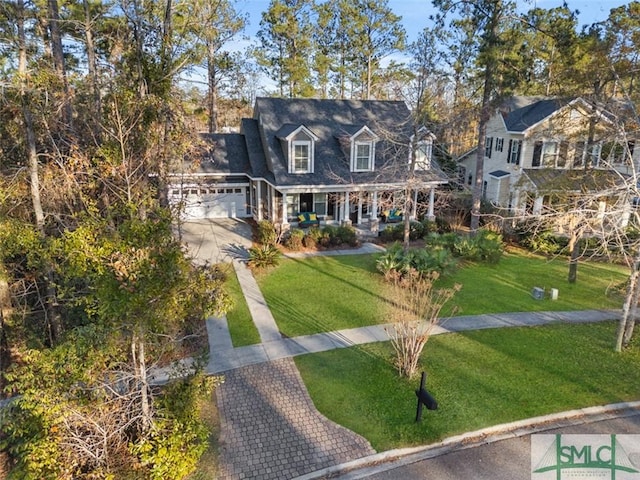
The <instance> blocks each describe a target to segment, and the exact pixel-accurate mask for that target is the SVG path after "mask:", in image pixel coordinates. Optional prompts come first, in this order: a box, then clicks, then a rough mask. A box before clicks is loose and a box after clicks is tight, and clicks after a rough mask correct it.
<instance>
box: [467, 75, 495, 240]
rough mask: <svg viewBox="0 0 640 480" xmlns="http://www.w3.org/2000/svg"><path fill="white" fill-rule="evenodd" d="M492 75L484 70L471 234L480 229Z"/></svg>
mask: <svg viewBox="0 0 640 480" xmlns="http://www.w3.org/2000/svg"><path fill="white" fill-rule="evenodd" d="M492 75H493V74H492V73H491V72H490V71H489V67H488V66H487V67H486V68H485V78H484V92H483V94H482V108H481V110H480V124H479V125H478V147H477V150H476V172H475V183H474V184H473V190H472V193H471V202H472V203H471V232H472V233H475V232H477V231H478V228H480V207H481V205H482V191H483V188H482V187H483V182H484V149H485V143H486V137H487V123H488V122H489V117H490V116H491V84H492V83H493V82H492V79H491V77H492Z"/></svg>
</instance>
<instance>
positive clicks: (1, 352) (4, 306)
mask: <svg viewBox="0 0 640 480" xmlns="http://www.w3.org/2000/svg"><path fill="white" fill-rule="evenodd" d="M9 315H11V293H10V292H9V284H8V283H7V281H6V280H5V279H4V278H1V277H0V397H1V392H2V390H3V388H4V385H5V381H4V373H5V372H6V371H7V368H9V365H11V351H10V350H9V341H8V339H7V327H6V323H5V319H6V318H8V317H9Z"/></svg>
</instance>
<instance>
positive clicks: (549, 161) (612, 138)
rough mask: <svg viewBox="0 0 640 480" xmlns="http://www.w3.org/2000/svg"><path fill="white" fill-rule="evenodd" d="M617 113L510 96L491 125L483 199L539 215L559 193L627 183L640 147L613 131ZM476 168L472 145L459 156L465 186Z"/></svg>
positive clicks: (472, 181)
mask: <svg viewBox="0 0 640 480" xmlns="http://www.w3.org/2000/svg"><path fill="white" fill-rule="evenodd" d="M612 118H613V117H612V115H611V114H610V113H607V112H605V111H603V110H601V109H598V108H594V107H593V106H592V105H591V104H590V103H588V102H587V101H585V100H584V99H582V98H580V97H578V98H573V99H557V98H531V97H528V98H527V97H514V98H512V99H511V100H510V101H509V102H507V103H506V104H505V105H504V107H503V108H501V109H499V110H498V111H496V112H495V114H494V115H492V117H491V118H490V121H489V123H488V125H487V134H486V148H485V152H484V164H483V180H482V185H483V192H482V194H483V198H484V199H485V200H486V201H488V202H490V203H491V204H493V205H494V206H495V207H498V208H502V209H507V210H508V211H510V212H514V213H517V214H533V215H536V214H539V213H540V212H541V211H542V209H543V206H544V204H545V202H549V201H552V200H551V199H552V195H550V193H552V192H553V191H554V190H555V191H559V190H564V192H565V193H566V192H570V191H571V190H572V189H573V190H574V191H576V192H577V191H580V190H584V188H586V187H589V188H601V187H602V186H603V185H615V184H620V183H621V182H624V181H625V178H626V177H628V176H629V175H630V174H631V173H632V171H633V167H634V166H637V165H638V164H639V163H640V162H639V160H640V148H635V143H634V142H633V141H630V140H628V139H624V138H622V136H620V135H617V134H616V133H615V132H616V126H615V124H614V122H613V121H612ZM475 165H476V150H475V149H474V150H472V151H471V152H467V153H466V154H464V155H463V156H462V157H461V158H460V159H459V161H458V169H459V178H460V179H461V180H462V181H463V182H464V183H465V184H466V185H468V186H471V185H474V184H475V171H476V167H475ZM594 180H595V181H594Z"/></svg>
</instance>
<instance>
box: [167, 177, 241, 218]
mask: <svg viewBox="0 0 640 480" xmlns="http://www.w3.org/2000/svg"><path fill="white" fill-rule="evenodd" d="M247 188H248V186H247V185H242V186H216V187H203V186H186V187H183V188H182V189H173V190H172V195H171V201H172V203H173V204H174V205H175V206H180V205H182V207H183V210H182V215H183V218H184V219H185V220H194V219H198V218H246V217H250V216H251V213H250V212H249V213H247V210H248V209H247Z"/></svg>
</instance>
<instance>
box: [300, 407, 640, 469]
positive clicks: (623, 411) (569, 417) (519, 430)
mask: <svg viewBox="0 0 640 480" xmlns="http://www.w3.org/2000/svg"><path fill="white" fill-rule="evenodd" d="M634 415H640V401H635V402H621V403H613V404H609V405H602V406H596V407H586V408H579V409H576V410H568V411H565V412H560V413H553V414H549V415H542V416H539V417H533V418H528V419H525V420H518V421H516V422H510V423H504V424H500V425H494V426H492V427H487V428H483V429H481V430H476V431H474V432H467V433H463V434H461V435H455V436H453V437H449V438H446V439H444V440H442V441H441V442H438V443H435V444H432V445H425V446H420V447H410V448H399V449H395V450H388V451H386V452H381V453H376V454H374V455H370V456H367V457H362V458H359V459H357V460H353V461H351V462H347V463H343V464H341V465H335V466H333V467H328V468H325V469H322V470H318V471H316V472H312V473H308V474H306V475H302V476H300V477H296V478H295V480H313V479H320V478H338V477H340V478H343V479H349V480H356V479H359V478H366V477H368V476H370V475H373V474H375V473H380V472H384V471H387V470H391V469H394V468H397V467H400V466H404V465H410V464H412V463H415V462H419V461H422V460H427V459H429V458H434V457H438V456H440V455H444V454H447V453H450V452H453V451H458V450H465V449H467V448H472V447H477V446H480V445H485V444H488V443H494V442H499V441H500V440H505V439H508V438H515V437H521V436H524V435H530V434H532V433H537V432H544V431H547V430H552V429H554V428H560V427H566V426H570V425H579V424H584V423H593V422H597V421H601V420H606V419H608V418H622V417H630V416H634Z"/></svg>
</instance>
